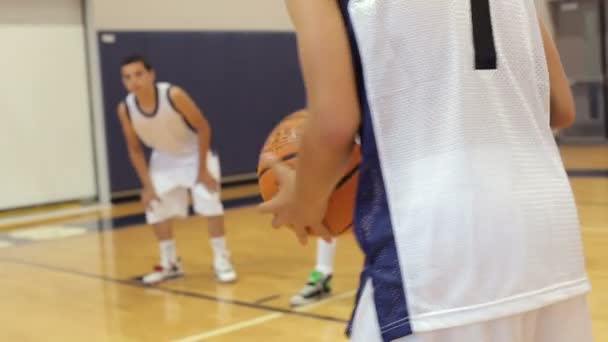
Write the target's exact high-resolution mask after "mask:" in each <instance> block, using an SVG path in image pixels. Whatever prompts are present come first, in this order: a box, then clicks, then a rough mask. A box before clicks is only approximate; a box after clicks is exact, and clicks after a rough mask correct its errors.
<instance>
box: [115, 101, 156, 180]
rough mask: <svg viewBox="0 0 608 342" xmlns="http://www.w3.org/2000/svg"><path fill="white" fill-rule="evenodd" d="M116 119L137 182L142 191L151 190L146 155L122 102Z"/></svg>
mask: <svg viewBox="0 0 608 342" xmlns="http://www.w3.org/2000/svg"><path fill="white" fill-rule="evenodd" d="M118 119H119V120H120V126H121V127H122V133H123V135H124V137H125V141H126V142H127V150H128V152H129V159H130V160H131V164H132V165H133V168H134V169H135V172H136V173H137V176H138V177H139V181H140V182H141V185H142V187H143V188H144V189H153V186H152V181H151V180H150V174H149V173H148V163H147V161H146V155H145V154H144V150H143V148H142V146H141V143H140V142H139V138H138V137H137V134H136V133H135V130H134V129H133V126H132V125H131V120H130V119H129V113H127V109H126V106H125V104H124V103H123V102H121V103H120V104H119V105H118Z"/></svg>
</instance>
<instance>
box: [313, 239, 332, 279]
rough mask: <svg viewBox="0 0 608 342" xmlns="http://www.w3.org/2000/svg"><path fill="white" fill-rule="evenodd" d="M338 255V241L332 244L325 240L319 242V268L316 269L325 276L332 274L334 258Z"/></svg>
mask: <svg viewBox="0 0 608 342" xmlns="http://www.w3.org/2000/svg"><path fill="white" fill-rule="evenodd" d="M335 255H336V239H332V240H331V242H330V243H327V242H325V241H324V240H323V239H318V240H317V266H316V267H315V269H316V270H317V271H319V272H321V273H323V274H324V275H329V274H332V272H333V271H334V256H335Z"/></svg>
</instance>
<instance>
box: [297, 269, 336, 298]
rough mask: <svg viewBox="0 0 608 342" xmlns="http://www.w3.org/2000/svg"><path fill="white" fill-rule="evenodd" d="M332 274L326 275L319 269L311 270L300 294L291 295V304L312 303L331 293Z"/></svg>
mask: <svg viewBox="0 0 608 342" xmlns="http://www.w3.org/2000/svg"><path fill="white" fill-rule="evenodd" d="M331 277H332V275H331V274H328V275H325V274H323V273H322V272H319V271H317V270H312V271H310V275H309V276H308V282H307V283H306V285H304V287H303V288H302V289H301V290H300V292H299V293H298V294H296V295H295V296H293V297H291V300H290V301H289V303H290V304H291V306H301V305H306V304H310V303H312V302H315V301H317V300H320V299H321V298H323V297H325V296H327V295H329V294H330V293H331Z"/></svg>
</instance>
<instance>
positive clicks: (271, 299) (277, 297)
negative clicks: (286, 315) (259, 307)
mask: <svg viewBox="0 0 608 342" xmlns="http://www.w3.org/2000/svg"><path fill="white" fill-rule="evenodd" d="M279 298H281V295H279V294H276V295H272V296H268V297H264V298H260V299H257V300H256V301H254V303H256V304H263V303H266V302H270V301H273V300H275V299H279Z"/></svg>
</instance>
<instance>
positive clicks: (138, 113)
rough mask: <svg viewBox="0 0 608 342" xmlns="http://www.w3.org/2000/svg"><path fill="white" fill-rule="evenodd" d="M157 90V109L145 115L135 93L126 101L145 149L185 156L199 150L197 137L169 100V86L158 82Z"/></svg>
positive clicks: (134, 126) (133, 123)
mask: <svg viewBox="0 0 608 342" xmlns="http://www.w3.org/2000/svg"><path fill="white" fill-rule="evenodd" d="M155 89H156V109H155V110H154V111H153V112H151V113H145V112H144V111H143V110H142V109H141V108H140V106H139V104H138V102H137V98H136V97H135V95H134V94H129V95H128V96H127V98H126V100H125V103H126V106H127V110H128V112H129V117H130V119H131V123H132V125H133V128H134V129H135V132H136V133H137V135H138V136H139V138H140V139H141V140H142V141H143V142H144V144H146V145H147V146H148V147H150V148H152V149H154V150H157V151H159V152H163V153H168V154H174V155H186V154H192V153H196V152H197V151H198V140H197V135H196V133H195V132H194V131H193V129H192V128H191V127H190V126H189V125H188V123H187V122H186V120H185V118H184V117H183V116H182V114H181V113H179V112H178V111H177V109H175V106H174V105H173V103H172V102H171V98H170V97H169V90H170V89H171V84H169V83H163V82H159V83H157V84H156V85H155Z"/></svg>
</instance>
